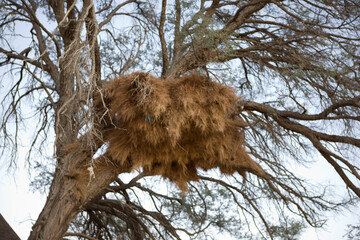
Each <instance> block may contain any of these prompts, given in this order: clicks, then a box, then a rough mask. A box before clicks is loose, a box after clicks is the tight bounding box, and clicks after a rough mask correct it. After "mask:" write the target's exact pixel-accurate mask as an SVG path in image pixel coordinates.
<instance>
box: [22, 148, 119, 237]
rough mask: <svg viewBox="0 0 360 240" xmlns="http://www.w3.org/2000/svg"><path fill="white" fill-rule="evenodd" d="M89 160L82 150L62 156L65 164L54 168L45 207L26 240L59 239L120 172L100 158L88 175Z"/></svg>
mask: <svg viewBox="0 0 360 240" xmlns="http://www.w3.org/2000/svg"><path fill="white" fill-rule="evenodd" d="M77 145H79V144H77ZM90 160H91V158H90V156H89V154H88V153H87V152H85V151H84V150H82V151H81V150H80V151H77V152H76V153H74V152H72V153H68V154H67V155H66V156H65V158H64V163H65V164H66V163H68V164H67V166H64V168H63V169H60V168H57V169H56V171H55V176H54V179H53V182H52V185H51V188H50V193H49V196H48V198H47V201H46V204H45V206H44V208H43V210H42V212H41V213H40V215H39V217H38V219H37V222H36V223H35V225H34V226H33V228H32V232H31V233H30V236H29V238H28V239H29V240H45V239H49V240H57V239H63V236H64V234H65V233H66V231H67V229H68V227H69V224H70V222H71V221H72V220H73V219H74V218H75V217H76V215H77V214H78V213H79V212H80V211H81V210H82V207H83V206H84V204H86V203H87V202H88V201H89V200H91V199H92V198H93V197H94V196H96V195H97V194H98V193H99V192H100V191H101V190H102V189H103V188H105V187H106V186H107V185H109V184H110V183H111V182H112V181H113V180H114V179H115V178H116V177H117V175H118V173H119V172H120V170H119V168H118V167H116V166H114V165H113V164H111V163H110V162H109V161H108V160H106V159H105V158H101V159H98V160H96V163H95V166H94V174H90V172H91V169H90V170H88V167H89V166H90V164H89V163H90ZM105 161H106V162H105ZM71 169H76V170H71Z"/></svg>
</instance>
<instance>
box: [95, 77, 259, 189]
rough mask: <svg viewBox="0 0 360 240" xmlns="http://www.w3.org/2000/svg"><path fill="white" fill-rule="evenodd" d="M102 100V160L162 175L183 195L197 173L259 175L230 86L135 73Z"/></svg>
mask: <svg viewBox="0 0 360 240" xmlns="http://www.w3.org/2000/svg"><path fill="white" fill-rule="evenodd" d="M103 96H104V100H105V101H102V102H105V103H106V107H100V108H99V107H98V109H100V110H99V115H103V114H104V113H105V112H106V110H108V112H109V116H110V117H109V119H108V121H107V124H108V126H109V127H108V129H109V130H108V132H107V133H106V134H105V141H107V142H109V146H108V149H107V152H106V155H107V156H109V159H111V160H112V161H114V162H116V163H117V164H119V165H124V166H125V165H127V166H130V168H131V169H137V168H140V167H142V168H143V169H144V171H145V172H147V173H149V174H152V175H162V176H163V177H164V178H168V179H169V180H170V181H172V182H175V183H176V184H177V185H178V186H179V188H180V189H181V190H183V191H185V190H186V189H187V182H189V181H191V180H198V178H199V177H198V173H197V169H198V168H202V169H204V170H209V169H212V168H216V167H219V168H220V171H221V172H222V173H225V174H233V173H234V172H239V173H240V174H242V175H244V173H245V171H251V172H254V173H256V174H260V173H262V172H263V171H262V169H261V167H260V166H259V165H258V164H257V163H255V162H254V161H253V160H252V159H251V158H250V157H249V156H248V153H247V152H246V151H245V149H244V134H243V128H244V126H245V124H244V122H243V120H242V119H241V118H240V117H239V116H238V115H237V114H235V105H236V102H237V101H238V97H237V96H236V95H235V94H234V91H233V89H232V88H230V87H227V86H223V85H221V84H219V83H216V82H214V81H212V80H211V79H208V78H206V77H204V76H200V75H199V74H198V73H193V74H190V75H186V76H184V77H182V78H179V79H173V80H163V79H159V78H155V77H153V76H151V75H150V74H148V73H141V72H137V73H133V74H131V75H128V76H124V77H120V78H117V79H114V80H112V81H110V82H109V83H108V84H107V86H106V87H105V90H104V93H103ZM101 105H102V103H101V104H100V103H98V106H101ZM110 122H111V123H110Z"/></svg>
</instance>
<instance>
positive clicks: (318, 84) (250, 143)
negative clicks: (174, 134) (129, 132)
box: [0, 0, 360, 239]
mask: <svg viewBox="0 0 360 240" xmlns="http://www.w3.org/2000/svg"><path fill="white" fill-rule="evenodd" d="M0 69H1V71H2V72H3V73H4V74H2V77H1V80H0V84H1V92H0V97H1V111H0V114H1V115H0V119H1V121H0V130H1V133H0V149H1V155H0V156H1V161H2V162H6V163H7V164H9V166H11V165H12V164H16V160H17V151H18V149H19V146H20V145H25V146H26V148H27V150H28V154H27V160H28V167H29V169H30V171H36V169H38V166H42V170H41V172H40V175H39V176H38V177H37V178H36V179H34V182H33V186H35V187H38V188H41V187H43V186H46V187H45V189H46V190H45V193H46V194H47V195H48V198H47V202H46V204H45V206H44V208H43V210H42V212H41V214H40V215H39V218H38V219H37V221H36V223H35V224H34V226H33V230H32V232H31V234H30V236H29V239H63V237H64V236H69V237H70V236H77V237H79V238H80V239H183V238H186V237H188V238H190V239H211V238H213V239H217V237H216V236H218V234H220V233H222V234H229V236H233V237H236V238H237V239H241V238H243V239H247V238H254V237H253V234H256V233H257V234H258V235H259V238H264V239H269V238H270V239H276V238H277V237H281V238H284V239H285V238H288V239H294V238H295V237H296V235H298V234H299V232H301V229H302V228H303V226H304V224H305V223H306V224H307V226H311V227H321V226H322V225H323V224H324V220H326V219H325V218H324V215H323V214H324V213H326V212H327V211H336V210H339V209H342V208H346V207H347V206H350V205H351V204H355V203H358V201H359V198H360V184H359V183H360V173H359V169H360V162H359V157H358V156H359V148H360V139H359V137H358V136H359V134H360V132H359V129H360V124H359V122H360V84H359V83H360V80H359V79H360V77H359V76H360V3H359V2H358V1H355V0H354V1H352V0H344V1H332V0H301V1H300V0H242V1H232V0H226V1H225V0H213V1H207V0H200V1H191V0H173V1H167V0H162V1H149V0H145V1H138V0H127V1H125V0H124V1H117V0H99V1H92V0H83V1H76V0H61V1H56V0H48V1H43V0H3V1H2V2H1V3H0ZM134 72H143V73H147V74H151V75H153V76H155V77H156V78H157V80H156V81H164V82H171V81H175V80H176V79H181V78H182V77H184V76H189V74H190V73H194V72H198V74H199V75H200V76H204V78H206V79H212V81H216V82H218V83H220V84H222V85H226V86H229V87H232V88H233V89H234V92H235V93H236V94H237V96H238V98H237V100H236V101H235V102H233V106H232V112H231V114H232V115H231V116H232V118H239V119H241V120H242V121H243V122H244V125H243V126H242V128H241V129H242V130H241V132H237V135H241V137H239V138H238V139H239V144H240V145H241V148H243V147H244V149H245V150H246V151H247V152H248V153H249V156H250V157H251V159H252V160H253V161H254V162H256V164H257V165H258V166H260V167H261V169H263V170H264V172H265V173H266V174H258V172H254V171H248V172H249V173H248V174H246V176H245V174H243V175H244V176H241V175H239V174H238V173H233V174H231V175H222V174H220V172H219V171H218V170H216V169H212V170H210V171H205V170H207V169H208V168H207V167H206V166H205V164H203V165H196V166H200V168H196V169H195V170H194V171H196V173H197V178H196V179H195V178H194V180H197V181H190V182H188V183H187V184H188V190H187V191H186V192H183V193H181V191H180V190H179V189H178V188H177V187H176V185H174V184H173V183H169V182H167V181H166V180H164V179H162V178H160V177H157V176H150V175H152V174H149V171H145V170H146V169H145V168H142V167H138V168H137V170H136V171H132V172H131V173H128V172H129V171H131V170H133V168H132V167H134V166H132V165H131V154H132V155H134V154H136V152H137V151H140V150H142V149H139V148H138V149H137V148H136V147H133V148H132V152H130V154H129V155H127V156H130V157H127V158H126V161H125V160H124V161H123V162H121V163H119V162H116V161H113V160H112V157H111V156H108V155H106V154H104V153H106V151H107V147H108V146H109V142H108V140H107V139H108V138H107V136H108V134H109V132H110V133H111V132H114V131H116V129H117V128H119V126H121V125H119V124H117V123H115V122H116V121H118V120H119V119H117V116H118V115H115V114H113V115H111V113H109V112H107V111H106V106H108V105H107V104H108V103H107V102H106V101H107V95H106V92H105V90H106V88H107V86H109V82H111V81H113V80H114V79H124V78H126V76H128V75H129V74H132V73H134ZM154 81H155V80H154ZM218 83H216V84H218ZM166 84H167V83H166ZM213 84H215V83H213ZM220 84H219V85H220ZM208 85H211V84H210V83H208ZM194 86H195V85H194ZM172 89H173V90H172V91H173V92H176V91H183V94H178V95H179V96H183V97H186V91H184V90H183V89H181V88H172ZM194 89H196V88H194ZM130 94H132V92H130ZM174 94H175V93H174ZM99 99H100V105H101V106H105V108H104V109H105V110H104V111H103V112H102V114H100V115H99V114H98V113H99V111H98V107H99ZM209 99H210V98H209ZM117 104H119V105H121V104H123V103H122V102H119V103H117ZM213 104H216V101H214V103H213ZM124 106H125V105H124ZM120 109H123V111H125V110H126V109H125V110H124V108H120ZM209 109H210V108H209ZM229 109H230V108H229ZM227 113H229V112H227ZM118 114H122V112H121V111H120V112H119V113H118ZM207 114H209V113H207ZM229 114H230V113H229ZM210 115H211V114H210ZM152 117H153V116H149V115H147V116H145V118H144V120H143V121H145V122H146V121H148V123H151V121H152V120H153V121H154V119H153V118H152ZM185 118H186V116H184V119H185ZM184 121H185V120H184ZM104 122H106V124H105V123H104ZM215 125H216V124H214V126H215ZM196 127H197V126H195V128H194V129H196ZM125 131H126V129H125ZM233 131H239V130H238V129H237V128H236V129H233ZM185 132H186V131H183V130H182V131H180V133H179V134H185ZM209 134H210V133H209ZM210 135H211V134H210ZM204 136H205V135H204ZM206 136H208V135H206ZM211 136H212V137H213V136H215V134H213V135H211ZM226 136H228V135H226ZM144 137H145V136H144ZM138 139H141V138H138ZM199 139H200V138H199ZM199 139H198V141H200V140H199ZM224 141H225V140H224ZM128 144H129V145H131V146H135V144H136V143H135V142H131V141H130V140H129V142H128ZM176 144H177V143H176V142H175V144H174V145H176ZM194 144H196V142H195V141H194ZM240 145H239V146H240ZM49 146H50V147H49ZM154 146H156V145H154ZM176 146H178V147H179V148H182V146H181V145H180V144H178V145H176ZM201 146H203V145H201ZM156 150H157V149H156V148H155V149H154V151H156ZM158 150H159V151H160V150H161V149H158ZM184 151H186V149H184ZM45 152H51V153H50V154H49V155H46V154H44V153H45ZM201 152H203V153H204V154H202V156H203V159H201V161H204V162H205V163H206V159H205V156H207V155H206V154H205V152H204V149H203V148H202V147H201V148H199V153H201ZM317 162H321V163H322V164H324V165H330V166H331V167H332V171H333V172H331V173H330V172H329V175H333V174H334V175H335V176H337V177H338V178H339V179H340V180H341V181H342V183H343V185H342V187H343V189H344V191H343V193H342V194H341V195H340V194H335V193H334V192H332V190H331V187H330V186H324V185H321V184H316V183H313V182H312V181H311V179H307V178H305V177H304V176H303V175H302V174H301V172H300V171H299V168H301V167H304V166H306V167H311V166H312V163H317ZM125 163H130V165H131V166H130V167H129V166H125V165H126V164H125ZM187 167H189V166H187ZM209 168H210V167H209ZM220 169H221V167H220ZM247 170H249V169H247ZM222 172H223V171H222ZM168 178H170V177H168ZM170 179H171V178H170ZM190 179H191V178H190ZM339 195H340V196H339ZM279 223H281V225H279Z"/></svg>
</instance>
